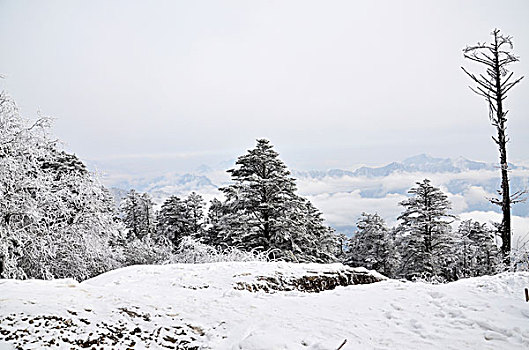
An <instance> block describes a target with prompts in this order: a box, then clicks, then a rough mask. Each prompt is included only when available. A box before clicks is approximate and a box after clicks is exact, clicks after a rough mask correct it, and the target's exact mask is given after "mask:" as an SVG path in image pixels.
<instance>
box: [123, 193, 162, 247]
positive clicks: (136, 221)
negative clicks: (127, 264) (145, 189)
mask: <svg viewBox="0 0 529 350" xmlns="http://www.w3.org/2000/svg"><path fill="white" fill-rule="evenodd" d="M121 211H122V214H123V223H124V224H125V227H126V228H127V229H128V231H129V239H137V238H139V239H141V238H143V237H145V236H150V235H151V234H152V233H153V232H154V229H155V227H156V226H155V220H154V209H153V202H152V200H151V198H150V197H149V195H148V194H146V193H143V194H139V193H138V192H136V190H130V191H129V193H128V194H127V197H126V198H125V199H124V200H123V202H122V203H121Z"/></svg>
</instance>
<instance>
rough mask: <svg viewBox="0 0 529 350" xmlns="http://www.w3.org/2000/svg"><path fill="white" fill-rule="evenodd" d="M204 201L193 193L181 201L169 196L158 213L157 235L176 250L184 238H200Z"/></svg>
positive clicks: (202, 228)
mask: <svg viewBox="0 0 529 350" xmlns="http://www.w3.org/2000/svg"><path fill="white" fill-rule="evenodd" d="M203 208H204V200H203V199H202V197H201V196H200V195H198V194H197V193H195V192H192V193H190V194H189V196H188V197H187V198H186V199H184V200H182V199H180V198H179V197H177V196H171V197H169V198H167V199H166V200H165V202H164V203H163V204H162V208H161V209H160V211H159V213H158V233H159V234H161V235H162V236H164V237H166V238H167V239H168V240H169V241H171V242H172V243H173V246H174V247H173V248H174V249H177V248H178V246H179V245H180V242H181V241H182V239H183V238H184V237H192V238H195V239H198V238H202V235H203V230H204V227H203V225H204V222H203V218H204V209H203Z"/></svg>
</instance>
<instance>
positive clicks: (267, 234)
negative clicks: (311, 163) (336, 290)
mask: <svg viewBox="0 0 529 350" xmlns="http://www.w3.org/2000/svg"><path fill="white" fill-rule="evenodd" d="M236 165H237V166H238V167H237V168H236V169H231V170H228V172H229V173H230V174H231V177H232V180H233V182H234V183H233V184H232V185H230V186H227V187H224V188H221V189H220V190H221V191H222V192H223V193H224V195H225V197H226V201H225V202H224V203H222V205H218V203H217V205H216V206H215V207H213V210H215V211H216V213H215V215H217V213H220V214H221V215H222V216H221V217H220V218H218V217H217V218H214V220H215V222H214V224H213V225H212V227H210V230H209V234H208V237H209V239H210V241H217V242H218V244H219V245H223V244H225V245H232V246H237V247H239V248H241V249H244V250H252V249H258V250H261V251H267V250H268V251H270V256H272V257H276V258H284V259H288V260H293V261H307V260H310V259H323V257H325V259H327V258H329V254H328V253H329V252H328V251H329V249H328V248H327V245H328V244H329V243H328V242H329V241H330V240H331V239H330V238H331V237H333V236H331V234H330V233H329V231H325V233H323V229H322V221H323V220H322V219H321V220H320V218H318V217H315V216H314V215H316V212H317V211H315V208H313V207H312V205H311V204H307V201H306V200H304V199H303V198H301V197H299V196H298V195H297V194H296V193H295V192H296V184H295V181H294V179H293V178H292V177H291V176H290V172H289V171H288V169H287V167H286V165H285V164H284V163H283V162H282V161H281V160H280V159H279V154H278V153H277V152H276V151H274V150H273V148H272V145H271V144H270V142H269V141H268V140H263V139H261V140H257V146H256V147H255V148H254V149H252V150H249V151H248V153H247V154H245V155H243V156H241V157H239V158H238V160H237V162H236ZM210 210H212V209H210ZM318 215H320V214H318ZM211 218H212V216H211V215H210V220H211ZM315 237H319V240H318V241H314V240H313V239H314V238H315ZM333 244H335V245H334V249H335V250H336V247H337V243H336V242H334V243H333ZM318 255H321V256H318ZM309 257H310V258H309Z"/></svg>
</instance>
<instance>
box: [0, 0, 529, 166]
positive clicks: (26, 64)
mask: <svg viewBox="0 0 529 350" xmlns="http://www.w3.org/2000/svg"><path fill="white" fill-rule="evenodd" d="M528 18H529V1H525V0H521V1H502V2H499V1H483V0H480V1H435V2H434V1H317V2H316V1H306V0H303V1H186V2H184V1H178V2H177V1H139V2H136V1H6V0H0V44H1V45H0V47H1V54H0V74H2V75H4V76H5V77H6V78H5V79H4V80H3V81H1V82H0V85H1V86H2V88H5V89H7V90H8V91H9V92H10V93H11V95H13V97H14V98H15V99H16V101H17V102H18V104H19V106H20V107H21V110H22V113H23V114H24V115H26V116H29V117H31V116H35V114H36V111H37V110H39V109H40V110H41V111H42V112H43V113H44V114H46V115H51V116H53V117H55V118H57V120H56V123H55V128H54V133H55V134H56V135H57V136H58V137H59V138H60V139H61V140H63V141H64V142H65V143H66V144H67V148H68V149H69V150H71V151H73V152H75V153H76V154H78V155H79V156H81V157H82V158H84V159H93V160H101V161H107V162H108V161H109V160H114V159H115V160H123V159H126V160H127V159H128V160H132V162H133V163H134V162H136V163H139V162H143V161H145V159H147V158H150V159H151V161H152V160H153V159H155V160H160V161H162V162H164V163H167V164H170V166H171V167H174V168H175V169H178V170H181V169H182V168H185V167H186V166H196V165H197V164H195V163H196V162H213V161H214V160H216V159H218V161H222V160H226V159H230V158H233V157H235V156H237V155H240V154H242V153H244V151H245V150H246V149H248V148H250V147H252V146H253V145H254V142H255V139H256V138H260V137H266V138H268V139H270V140H271V141H272V143H273V144H274V145H276V147H277V149H278V150H279V151H280V153H281V155H282V158H283V159H284V160H285V161H286V162H287V164H288V165H289V166H291V167H293V168H298V169H309V168H319V169H324V168H330V167H338V168H352V167H355V166H357V165H358V164H369V165H376V164H382V163H386V162H389V161H393V160H400V159H402V158H405V157H407V156H411V155H414V154H419V153H428V154H431V155H433V156H440V157H457V156H464V157H467V158H471V159H475V160H484V161H490V162H493V161H496V159H497V150H496V147H495V146H494V144H493V142H492V141H491V138H490V136H491V135H493V133H494V130H493V128H492V127H491V126H490V125H489V123H488V118H487V105H486V103H485V101H483V100H482V98H480V97H478V96H476V95H474V94H473V93H472V92H471V91H470V90H469V89H468V87H467V86H468V85H469V84H470V81H469V79H468V78H467V77H466V76H465V75H464V73H463V72H462V71H461V69H460V66H461V65H465V66H466V67H468V68H469V69H470V70H472V71H476V72H477V71H480V70H482V67H479V66H474V65H472V64H470V63H469V62H464V60H463V58H462V52H461V50H462V49H463V48H464V47H465V45H467V44H474V43H475V42H477V41H485V40H489V38H490V35H489V33H490V31H491V30H492V29H493V28H495V27H498V28H500V29H501V30H502V31H503V32H504V33H506V34H510V35H513V36H514V45H515V46H514V50H515V53H516V54H517V55H519V56H520V58H521V62H519V63H516V64H514V65H512V70H513V71H514V72H515V74H516V75H529V20H528ZM511 91H512V92H511V93H510V96H509V98H508V100H507V108H508V109H510V113H509V117H510V119H509V121H508V127H509V129H508V131H509V134H510V136H511V139H512V143H511V144H510V145H509V158H510V160H512V161H528V160H529V77H527V78H526V79H525V80H524V81H522V83H521V84H520V85H519V86H518V87H516V88H514V89H513V90H511Z"/></svg>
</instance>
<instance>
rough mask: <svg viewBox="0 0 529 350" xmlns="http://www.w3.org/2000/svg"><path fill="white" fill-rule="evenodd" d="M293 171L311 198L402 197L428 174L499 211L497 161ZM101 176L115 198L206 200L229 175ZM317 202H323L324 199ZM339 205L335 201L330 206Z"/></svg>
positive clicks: (517, 209) (470, 202) (415, 161)
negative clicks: (134, 194)
mask: <svg viewBox="0 0 529 350" xmlns="http://www.w3.org/2000/svg"><path fill="white" fill-rule="evenodd" d="M225 165H226V169H228V168H230V167H233V165H234V161H231V162H230V164H225ZM509 167H510V169H511V170H512V171H511V174H510V180H511V188H512V189H513V190H518V189H525V188H529V168H526V167H522V166H516V165H514V164H510V166H509ZM292 175H293V177H294V178H296V179H297V183H298V188H299V190H300V192H301V193H302V194H303V195H305V196H308V197H310V198H314V200H315V201H317V200H318V198H320V197H321V196H322V195H326V196H327V197H328V198H327V200H328V201H331V200H333V199H334V198H338V197H341V198H343V196H352V195H353V194H355V193H356V194H357V195H359V196H358V199H357V200H358V201H362V200H376V199H384V198H388V196H401V197H402V196H406V195H407V191H408V190H409V189H410V187H412V186H413V185H414V183H415V182H416V181H421V180H422V179H424V178H430V179H432V183H433V184H434V185H435V186H440V187H441V188H442V189H443V190H444V191H446V192H448V193H450V194H452V195H453V196H456V197H458V198H461V200H462V201H464V205H461V204H460V206H462V207H464V210H466V211H468V212H471V211H483V212H488V211H496V212H498V211H499V208H498V207H497V206H494V205H492V204H490V202H489V201H488V200H487V199H486V197H492V196H494V195H495V194H496V191H497V189H498V188H499V186H500V173H499V169H498V166H497V165H494V164H490V163H484V162H477V161H472V160H468V159H465V158H457V159H450V158H435V157H431V156H428V155H426V154H420V155H417V156H413V157H410V158H407V159H405V160H403V161H401V162H392V163H390V164H387V165H384V166H381V167H365V166H364V167H361V168H358V169H356V170H354V171H349V170H342V169H330V170H324V171H322V170H311V171H297V170H293V171H292ZM103 182H104V183H105V185H107V186H108V187H109V188H111V191H112V192H113V194H114V196H115V198H116V201H117V202H119V200H120V198H123V197H124V195H125V194H126V192H127V191H128V190H129V189H131V188H134V189H136V190H137V191H140V192H148V193H150V194H151V196H152V197H153V198H154V200H155V202H157V203H158V204H160V203H161V202H162V201H163V200H164V199H165V198H167V197H168V196H170V195H178V196H181V197H183V196H187V195H188V194H189V193H190V192H191V191H195V192H197V193H200V194H202V195H203V196H204V198H205V199H206V200H210V199H212V198H213V197H216V196H219V192H218V191H217V188H218V187H221V186H225V185H227V184H229V182H230V178H229V176H228V174H227V173H226V171H225V169H223V170H218V167H215V168H213V167H210V166H208V165H202V166H200V167H199V168H197V169H196V170H195V171H194V172H192V173H188V174H175V173H169V174H164V175H160V176H153V177H148V176H144V177H135V176H130V175H118V174H109V175H108V176H106V177H103ZM318 196H319V197H318ZM355 198H356V197H355ZM316 204H318V203H316ZM321 205H322V206H325V205H326V204H325V203H323V202H322V203H321ZM339 205H340V204H339V203H338V202H336V203H335V206H333V207H336V206H339ZM324 214H326V213H325V211H324ZM359 214H360V213H356V214H355V215H359ZM513 214H514V215H518V216H523V217H529V205H528V204H527V203H522V204H517V205H516V206H514V207H513ZM331 224H332V223H331ZM334 226H335V227H338V226H340V225H338V224H336V225H334Z"/></svg>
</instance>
